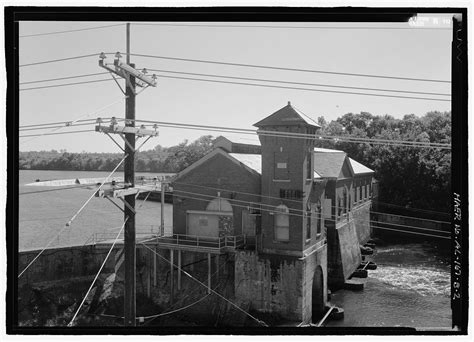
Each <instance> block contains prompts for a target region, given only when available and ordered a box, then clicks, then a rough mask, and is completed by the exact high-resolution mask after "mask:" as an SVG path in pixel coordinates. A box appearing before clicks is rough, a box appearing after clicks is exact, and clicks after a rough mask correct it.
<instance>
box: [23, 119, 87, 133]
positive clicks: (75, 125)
mask: <svg viewBox="0 0 474 342" xmlns="http://www.w3.org/2000/svg"><path fill="white" fill-rule="evenodd" d="M94 123H95V121H93V122H88V123H87V122H85V123H78V124H74V127H77V126H89V125H93V124H94ZM63 127H65V126H64V125H58V126H44V127H31V128H20V129H19V131H20V132H25V131H38V130H42V129H53V128H63Z"/></svg>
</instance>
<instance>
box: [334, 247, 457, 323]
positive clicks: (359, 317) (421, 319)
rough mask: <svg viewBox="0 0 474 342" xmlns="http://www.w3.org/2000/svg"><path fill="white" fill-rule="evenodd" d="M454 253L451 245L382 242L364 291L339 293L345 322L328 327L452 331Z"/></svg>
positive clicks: (338, 302) (336, 296)
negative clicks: (452, 255) (452, 268)
mask: <svg viewBox="0 0 474 342" xmlns="http://www.w3.org/2000/svg"><path fill="white" fill-rule="evenodd" d="M449 250H450V245H449V243H443V244H440V243H437V242H433V241H429V242H428V241H425V242H423V241H420V242H416V243H410V242H403V243H400V242H396V243H388V242H384V241H380V242H379V244H378V245H377V246H376V248H375V252H374V255H373V256H371V258H370V259H371V260H373V261H375V262H376V263H377V265H378V267H377V269H376V270H373V271H369V276H368V278H367V283H366V285H365V288H364V290H363V291H360V292H354V291H348V290H339V291H337V292H335V293H333V294H332V296H331V303H332V304H334V305H336V306H339V307H342V308H343V309H344V319H343V320H340V321H329V322H328V323H327V324H326V326H329V327H334V326H344V327H414V328H418V329H428V330H439V329H450V328H451V307H450V305H451V300H450V294H451V286H450V280H451V273H450V259H449ZM430 328H431V329H430Z"/></svg>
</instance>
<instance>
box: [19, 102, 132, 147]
mask: <svg viewBox="0 0 474 342" xmlns="http://www.w3.org/2000/svg"><path fill="white" fill-rule="evenodd" d="M127 97H128V96H124V97H122V96H121V97H120V98H119V99H118V100H116V101H114V102H111V103H109V104H107V105H105V106H103V107H101V108H99V109H97V110H95V111H93V112H91V113H87V114H84V115H81V116H80V117H78V118H76V119H74V120H73V121H66V122H65V125H66V126H72V125H73V124H75V123H76V122H82V121H84V120H85V119H84V118H87V117H89V116H91V115H94V114H97V113H99V112H100V111H102V110H104V109H105V108H108V107H110V106H112V105H114V104H116V103H117V102H119V101H122V100H123V99H126V98H127ZM31 126H32V125H30V127H31ZM59 129H61V128H55V129H53V130H52V131H51V132H55V131H57V130H59ZM79 132H80V131H74V132H73V133H79ZM83 132H88V131H87V130H86V131H82V132H81V133H83ZM55 134H64V133H42V134H39V135H31V136H32V138H31V139H29V140H26V141H22V142H21V144H25V143H27V142H30V141H32V140H34V139H35V138H36V137H40V136H43V135H55ZM22 137H26V136H20V138H22Z"/></svg>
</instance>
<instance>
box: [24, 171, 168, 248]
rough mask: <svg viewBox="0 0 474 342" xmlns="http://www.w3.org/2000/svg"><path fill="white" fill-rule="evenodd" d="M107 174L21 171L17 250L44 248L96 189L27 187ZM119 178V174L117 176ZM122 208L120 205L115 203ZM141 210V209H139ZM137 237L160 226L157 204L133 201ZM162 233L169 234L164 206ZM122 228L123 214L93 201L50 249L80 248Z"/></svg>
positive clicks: (107, 204) (104, 200) (93, 187)
mask: <svg viewBox="0 0 474 342" xmlns="http://www.w3.org/2000/svg"><path fill="white" fill-rule="evenodd" d="M108 174H109V172H89V171H36V170H34V171H32V170H21V171H20V175H19V176H20V177H19V193H20V196H19V210H18V211H19V218H18V220H19V226H18V230H19V250H20V251H23V250H29V249H37V248H42V247H44V246H45V245H46V244H47V243H48V242H49V241H50V240H51V239H52V238H53V237H54V236H55V235H56V234H57V233H58V232H59V231H60V230H61V229H62V228H63V227H64V226H65V224H66V222H68V221H69V220H70V219H71V218H72V217H73V216H74V214H75V213H76V212H77V211H78V210H79V208H81V207H82V205H83V204H84V203H85V202H86V201H87V199H88V198H89V197H90V196H91V195H92V194H93V193H94V191H95V190H96V189H97V187H95V186H91V187H87V188H81V189H63V190H58V191H49V192H40V191H44V190H52V189H59V188H58V187H50V186H48V187H46V186H28V185H26V184H28V183H32V182H35V180H36V179H40V180H59V179H76V178H96V177H104V178H105V177H107V176H108ZM136 174H137V176H141V175H144V176H157V175H158V174H152V173H136ZM117 176H118V177H121V176H122V175H121V173H117ZM117 203H118V204H119V205H120V206H123V205H122V204H121V202H117ZM140 206H141V207H140ZM136 207H137V209H138V210H137V215H136V216H135V217H136V231H137V233H149V232H157V231H158V227H159V225H160V220H161V213H160V203H158V202H151V201H146V202H143V201H141V200H137V203H136ZM164 214H165V231H169V232H170V231H171V230H172V216H173V214H172V206H171V205H170V204H166V205H165V213H164ZM122 224H123V213H122V212H121V211H120V210H119V209H118V208H117V207H115V206H114V205H113V204H112V203H110V202H109V201H108V200H107V199H105V198H99V197H94V198H92V200H91V201H90V202H89V204H88V205H87V206H86V207H85V208H84V210H83V211H82V212H81V213H80V214H79V215H78V216H77V218H76V219H75V220H74V221H73V223H72V224H71V226H70V227H68V228H66V229H65V230H64V231H63V233H61V235H60V236H59V237H58V238H57V239H55V240H54V242H53V243H52V244H51V245H50V247H59V246H70V245H81V244H84V243H85V242H86V241H87V240H88V239H89V238H90V237H91V235H92V234H94V233H110V235H112V234H113V233H115V234H117V233H118V231H119V230H120V228H121V226H122Z"/></svg>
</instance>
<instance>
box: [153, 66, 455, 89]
mask: <svg viewBox="0 0 474 342" xmlns="http://www.w3.org/2000/svg"><path fill="white" fill-rule="evenodd" d="M147 70H149V71H156V72H168V73H172V74H183V75H194V76H206V77H221V78H229V79H237V80H247V81H258V82H274V83H285V84H298V85H309V86H317V87H329V88H344V89H359V90H373V91H386V92H394V93H410V94H423V95H440V96H451V94H445V93H430V92H420V91H409V90H397V89H381V88H363V87H349V86H341V85H331V84H322V83H305V82H290V81H281V80H269V79H262V78H250V77H236V76H228V75H216V74H201V73H195V72H183V71H174V70H164V69H149V68H147Z"/></svg>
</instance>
